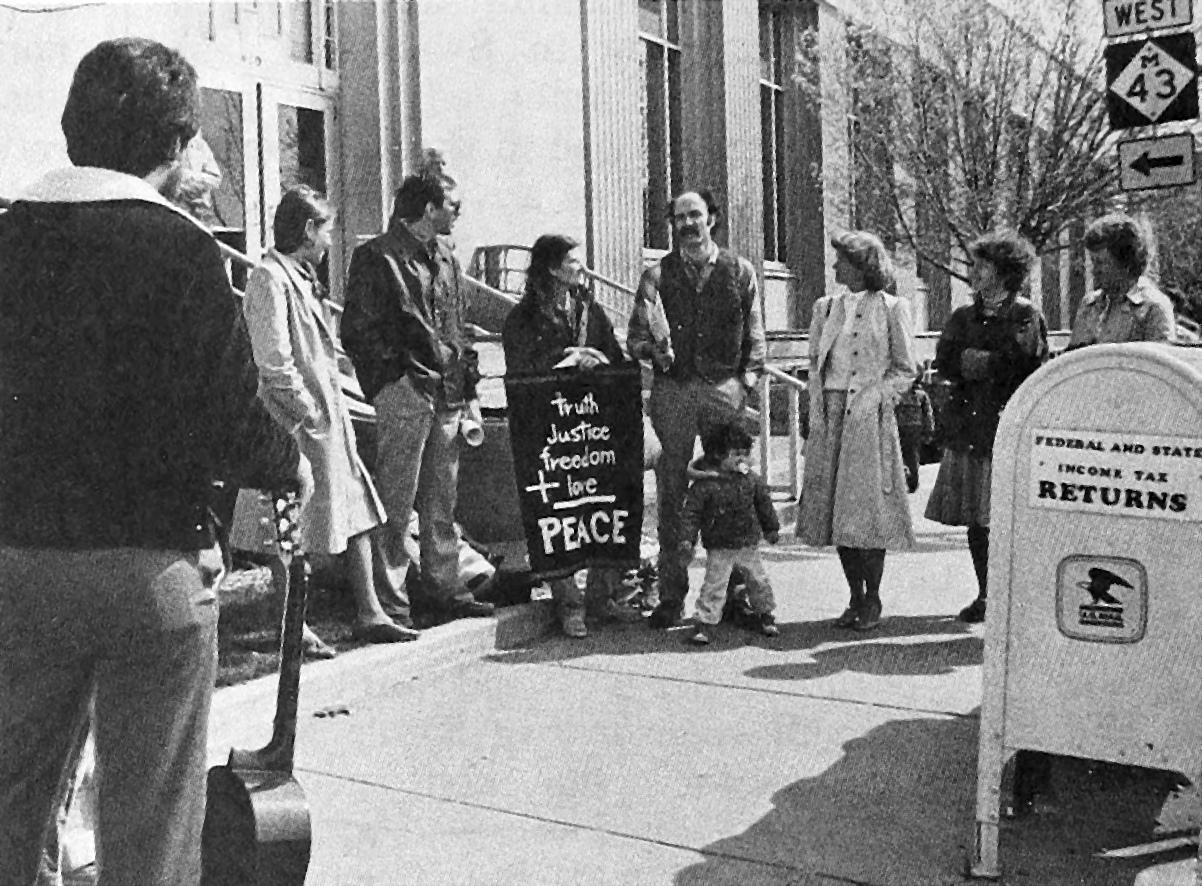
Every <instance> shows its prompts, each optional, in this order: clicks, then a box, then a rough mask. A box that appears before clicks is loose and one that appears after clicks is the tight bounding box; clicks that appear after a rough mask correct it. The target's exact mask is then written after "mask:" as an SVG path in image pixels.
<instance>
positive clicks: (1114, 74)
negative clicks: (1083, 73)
mask: <svg viewBox="0 0 1202 886" xmlns="http://www.w3.org/2000/svg"><path fill="white" fill-rule="evenodd" d="M1194 52H1195V50H1194V35H1193V34H1192V33H1191V32H1189V31H1186V32H1184V33H1180V34H1166V35H1162V36H1159V37H1154V38H1150V39H1146V40H1131V41H1129V42H1126V43H1111V44H1110V45H1109V46H1107V47H1106V86H1107V90H1106V105H1107V110H1108V111H1109V112H1110V128H1111V129H1130V128H1132V127H1135V126H1151V125H1152V124H1154V123H1167V122H1169V121H1170V120H1192V119H1194V118H1195V117H1197V116H1198V63H1197V60H1196V59H1195V56H1194Z"/></svg>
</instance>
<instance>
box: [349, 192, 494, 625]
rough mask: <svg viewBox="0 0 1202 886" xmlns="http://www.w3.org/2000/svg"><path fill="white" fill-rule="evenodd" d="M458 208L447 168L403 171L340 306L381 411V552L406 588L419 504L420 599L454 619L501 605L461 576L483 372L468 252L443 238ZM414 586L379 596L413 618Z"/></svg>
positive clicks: (394, 613)
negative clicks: (475, 407) (463, 453)
mask: <svg viewBox="0 0 1202 886" xmlns="http://www.w3.org/2000/svg"><path fill="white" fill-rule="evenodd" d="M459 208H460V204H459V201H458V199H456V197H455V194H454V186H453V180H451V179H449V178H448V177H446V176H444V175H439V174H437V173H433V172H424V173H420V174H417V175H410V176H408V177H406V178H405V180H404V181H403V182H402V183H401V187H400V188H399V189H398V190H397V193H396V201H395V205H394V207H393V212H392V218H391V219H390V220H389V223H388V230H387V231H385V232H384V233H383V234H381V235H380V236H378V237H376V238H374V239H372V240H370V241H368V242H367V243H364V244H363V245H362V246H360V247H358V248H357V249H356V250H355V252H354V254H353V255H352V257H351V267H350V270H349V272H348V275H347V285H346V307H345V309H344V311H343V315H342V343H343V346H344V347H345V348H346V352H347V354H348V355H349V356H350V358H351V362H352V363H353V364H354V366H355V374H356V376H358V379H359V384H360V385H361V386H362V388H363V395H364V397H365V398H366V399H367V400H368V402H370V403H371V404H372V406H373V407H375V410H376V458H375V476H376V480H377V486H378V489H379V492H380V497H381V498H382V499H383V500H384V508H385V510H386V511H387V512H388V522H387V523H386V524H385V526H384V527H383V529H382V532H381V553H382V554H383V556H384V559H385V561H386V562H387V565H388V568H389V570H390V571H391V572H392V573H393V576H394V579H395V580H394V581H391V582H390V583H389V586H390V587H394V588H396V587H402V586H403V582H404V580H405V575H406V573H407V571H408V567H409V555H408V554H407V553H406V551H405V536H406V533H407V532H408V528H409V520H410V517H411V515H412V513H413V511H414V509H415V508H416V510H417V514H418V526H419V533H420V538H419V544H420V547H421V578H422V581H421V588H420V595H421V599H422V602H424V603H426V604H427V605H428V606H429V607H430V608H431V609H433V610H435V611H436V612H438V613H440V614H443V615H445V616H449V617H451V618H462V617H473V616H474V617H479V616H488V615H492V614H493V606H492V604H491V603H484V602H480V601H478V600H476V598H475V596H473V594H472V592H471V591H469V590H467V589H466V588H465V587H464V586H463V584H462V582H461V581H460V579H459V536H458V533H457V532H456V531H455V522H454V521H455V504H456V499H457V495H458V482H459V442H458V436H459V425H460V421H461V420H462V417H463V413H464V409H465V407H466V405H467V404H468V403H469V402H470V401H471V400H473V399H475V397H476V383H477V381H479V378H480V372H479V368H478V365H477V363H478V361H477V356H476V348H475V344H474V343H473V342H472V340H471V337H470V336H469V335H468V332H467V328H466V327H467V324H466V317H467V293H466V291H465V290H464V289H463V287H462V284H461V283H460V280H459V261H458V259H456V258H455V255H454V253H453V252H452V251H451V248H450V246H449V245H447V243H446V242H444V241H443V239H442V238H445V237H446V236H448V235H449V234H450V233H451V231H452V230H453V229H454V226H455V221H456V220H457V219H458V217H459ZM414 590H415V589H406V591H405V592H403V593H401V594H397V593H387V592H386V591H387V589H382V591H381V594H380V602H381V603H383V604H384V606H385V610H386V611H387V613H388V615H389V616H390V617H391V618H392V619H393V620H394V621H396V622H397V623H398V624H404V625H405V626H407V627H409V626H412V624H413V622H412V619H411V615H410V602H411V600H413V599H414V598H415V597H417V596H418V594H416V593H415V592H414Z"/></svg>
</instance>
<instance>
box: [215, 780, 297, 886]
mask: <svg viewBox="0 0 1202 886" xmlns="http://www.w3.org/2000/svg"><path fill="white" fill-rule="evenodd" d="M310 840H311V832H310V828H309V804H308V803H307V802H306V800H305V793H304V791H303V790H302V789H301V786H300V784H299V783H298V782H297V780H296V779H295V778H293V777H292V776H291V775H286V774H283V773H279V772H270V771H265V770H253V769H234V768H232V767H230V766H214V767H213V768H212V769H210V770H209V796H208V806H207V809H206V812H205V825H204V834H203V839H202V842H203V847H204V849H203V855H204V873H203V877H202V882H203V883H204V884H205V886H296V884H300V883H304V882H305V873H306V872H307V871H308V868H309V849H310V845H311V844H310Z"/></svg>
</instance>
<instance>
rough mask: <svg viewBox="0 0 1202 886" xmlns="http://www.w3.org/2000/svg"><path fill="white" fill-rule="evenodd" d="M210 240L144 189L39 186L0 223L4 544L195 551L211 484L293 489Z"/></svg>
mask: <svg viewBox="0 0 1202 886" xmlns="http://www.w3.org/2000/svg"><path fill="white" fill-rule="evenodd" d="M256 387H257V373H256V371H255V365H254V360H253V358H252V356H251V349H250V341H249V339H248V337H247V332H246V325H245V322H244V321H243V319H242V311H241V308H240V305H239V303H238V300H237V297H236V296H235V295H234V293H233V291H232V289H231V287H230V284H229V280H228V279H227V277H226V275H225V269H224V266H223V265H222V262H221V256H220V253H219V252H218V249H217V246H216V244H215V243H214V241H213V239H212V237H211V236H210V235H209V234H208V233H207V232H206V231H205V230H204V229H203V228H201V227H199V226H198V225H197V224H196V223H195V222H194V221H192V220H191V219H189V218H188V217H187V216H185V215H183V214H182V213H180V212H179V211H177V210H176V209H174V208H173V207H171V206H170V205H169V204H168V203H166V201H164V200H163V199H162V198H161V197H160V196H159V195H158V193H157V192H156V191H155V190H154V189H153V188H151V187H150V186H149V185H148V184H146V182H144V181H142V180H141V179H137V178H134V177H132V176H128V175H124V174H122V173H118V172H113V171H110V170H101V169H87V168H76V169H66V170H60V171H58V172H56V173H51V174H50V175H48V176H47V177H46V178H44V179H43V180H42V181H41V182H39V183H38V185H35V187H34V188H33V190H32V191H31V193H30V194H29V195H28V196H27V197H26V198H24V199H21V200H18V201H17V202H15V203H14V204H13V206H12V208H11V209H10V210H9V211H8V212H7V213H5V214H4V215H2V216H0V466H2V470H0V544H6V545H13V546H19V547H35V548H77V549H86V548H114V547H143V548H167V549H176V550H196V549H199V548H201V547H207V546H209V545H211V544H212V542H213V532H212V524H211V521H210V520H209V517H208V506H209V504H210V501H211V498H212V491H213V485H212V484H213V483H214V481H219V480H220V481H224V482H226V483H229V484H231V485H233V486H251V487H257V488H264V489H285V488H294V487H295V486H296V473H297V464H298V458H299V456H298V450H297V448H296V444H295V442H294V441H293V440H292V438H291V437H290V436H289V435H288V434H287V433H286V432H285V431H284V430H283V429H282V428H280V427H279V426H278V425H277V424H276V422H275V421H273V420H272V418H271V416H269V415H268V414H267V412H266V410H265V409H264V408H263V406H262V404H261V403H260V402H259V400H258V397H257V396H256Z"/></svg>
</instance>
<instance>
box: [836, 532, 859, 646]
mask: <svg viewBox="0 0 1202 886" xmlns="http://www.w3.org/2000/svg"><path fill="white" fill-rule="evenodd" d="M836 550H837V551H838V552H839V562H840V563H841V564H842V566H843V575H844V576H845V577H846V578H847V586H848V588H850V589H851V599H850V600H849V601H848V604H847V609H845V610H844V611H843V614H842V615H840V616H839V617H838V618H837V619H835V627H837V628H853V627H855V625H856V619H858V618H859V617H860V610H861V609H862V608H863V607H864V577H863V572H862V570H861V567H860V552H859V551H857V550H856V549H855V548H836Z"/></svg>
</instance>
